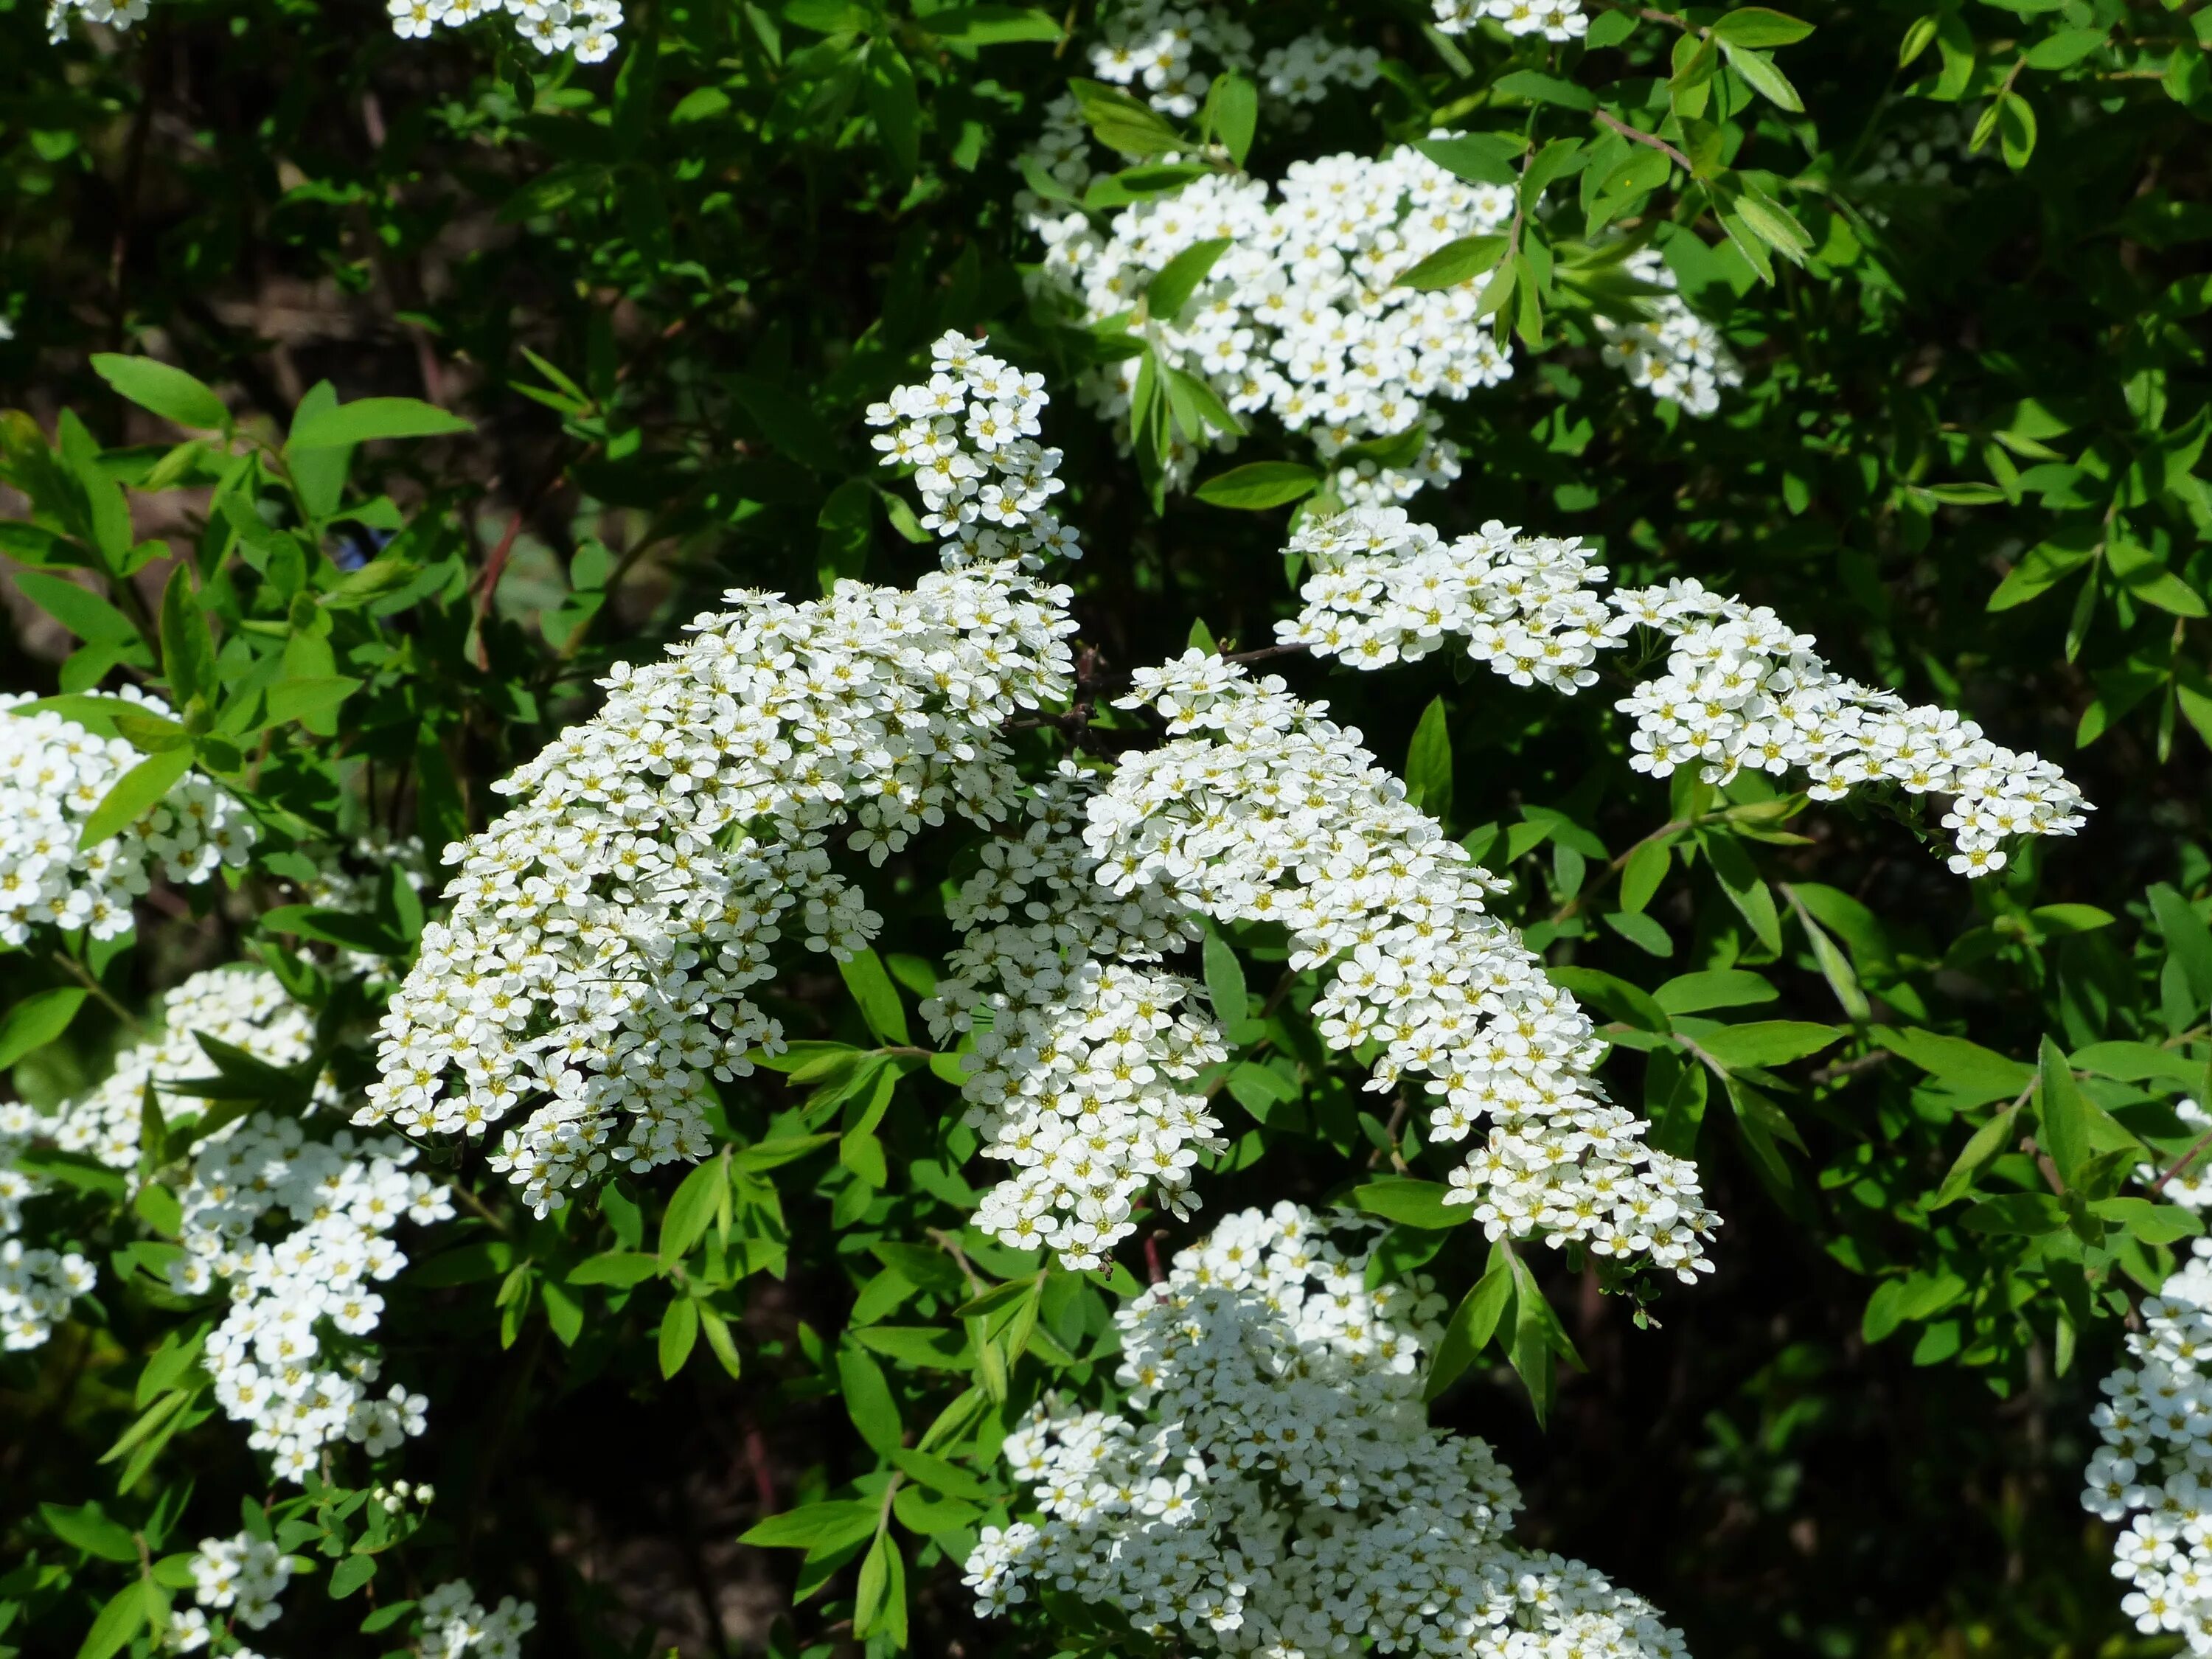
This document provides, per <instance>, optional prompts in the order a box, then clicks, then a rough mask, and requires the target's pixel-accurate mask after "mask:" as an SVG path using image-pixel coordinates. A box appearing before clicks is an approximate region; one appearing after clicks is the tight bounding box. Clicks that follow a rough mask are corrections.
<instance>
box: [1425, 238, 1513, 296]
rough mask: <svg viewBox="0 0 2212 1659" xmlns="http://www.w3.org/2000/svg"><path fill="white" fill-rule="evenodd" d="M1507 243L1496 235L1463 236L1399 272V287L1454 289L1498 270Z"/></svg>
mask: <svg viewBox="0 0 2212 1659" xmlns="http://www.w3.org/2000/svg"><path fill="white" fill-rule="evenodd" d="M1508 246H1510V243H1509V242H1508V240H1507V239H1506V238H1505V237H1504V236H1499V235H1494V234H1492V235H1482V236H1462V237H1461V238H1460V239H1459V240H1457V241H1452V242H1446V243H1445V244H1444V245H1443V246H1442V247H1440V248H1438V249H1437V251H1436V252H1434V253H1431V254H1430V255H1428V256H1427V257H1426V258H1422V259H1417V260H1415V261H1414V262H1413V264H1410V265H1408V266H1407V267H1406V269H1405V270H1402V271H1401V272H1399V273H1398V286H1399V287H1400V288H1414V289H1444V288H1457V287H1458V286H1459V285H1460V284H1461V283H1471V282H1473V281H1474V279H1475V278H1476V277H1478V276H1484V275H1486V274H1487V273H1488V272H1490V271H1492V270H1496V269H1497V268H1498V260H1499V259H1501V258H1504V254H1505V250H1506V248H1507V247H1508Z"/></svg>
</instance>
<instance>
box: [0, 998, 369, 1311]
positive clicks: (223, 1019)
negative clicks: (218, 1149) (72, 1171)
mask: <svg viewBox="0 0 2212 1659" xmlns="http://www.w3.org/2000/svg"><path fill="white" fill-rule="evenodd" d="M201 1032H205V1033H206V1034H207V1035H208V1036H211V1037H213V1038H215V1039H216V1041H217V1042H228V1043H230V1044H232V1045H234V1047H237V1048H243V1049H245V1050H246V1051H247V1052H248V1053H249V1054H252V1055H253V1056H254V1057H255V1058H256V1059H258V1060H265V1061H267V1062H268V1063H269V1064H270V1065H272V1066H293V1065H296V1064H298V1063H299V1062H300V1061H301V1060H305V1059H306V1058H307V1055H308V1054H310V1053H311V1052H312V1051H313V1047H314V1041H313V1039H314V1026H313V1022H312V1021H311V1020H310V1019H309V1018H308V1017H307V1012H306V1011H305V1010H304V1009H301V1007H299V1006H297V1005H296V1004H295V1003H294V1002H293V1001H292V1000H290V999H289V997H287V996H286V995H285V994H284V991H283V987H281V986H279V985H278V984H277V983H276V981H275V980H274V979H273V978H271V977H270V975H267V974H264V973H258V972H252V973H240V972H236V971H233V970H228V969H213V970H210V971H209V972H206V973H201V974H195V975H192V976H191V978H190V979H188V980H186V981H185V982H184V983H183V984H181V985H179V986H178V987H177V988H176V989H174V990H173V991H171V992H170V993H169V994H168V995H167V998H165V999H164V1001H163V1006H162V1012H161V1023H160V1024H159V1026H158V1027H157V1028H156V1029H155V1031H154V1033H153V1034H152V1036H149V1038H148V1039H147V1040H146V1041H144V1042H137V1043H133V1044H132V1045H131V1047H130V1048H125V1049H124V1050H123V1052H122V1053H121V1054H118V1055H117V1056H116V1059H115V1065H114V1069H113V1070H112V1072H110V1073H109V1074H108V1076H107V1077H106V1079H105V1080H104V1081H102V1082H100V1084H98V1085H95V1086H94V1088H92V1089H91V1090H89V1091H87V1092H86V1093H84V1094H82V1095H80V1096H78V1097H76V1099H74V1100H72V1101H70V1102H69V1103H66V1104H65V1105H64V1106H63V1107H62V1108H61V1109H60V1110H59V1111H58V1112H57V1113H55V1114H53V1115H51V1116H50V1115H46V1114H45V1113H42V1112H40V1111H39V1110H38V1109H36V1108H35V1107H33V1106H32V1105H30V1104H29V1103H27V1102H23V1101H9V1102H7V1103H0V1239H4V1240H5V1241H6V1243H0V1331H4V1334H5V1342H6V1346H9V1347H10V1348H35V1347H39V1346H42V1345H43V1344H44V1343H45V1342H46V1339H47V1338H48V1337H49V1336H50V1335H51V1334H52V1328H53V1326H54V1324H55V1323H56V1322H58V1321H60V1320H63V1319H66V1318H67V1317H68V1316H69V1311H70V1305H71V1303H72V1301H73V1300H74V1298H75V1297H79V1296H82V1295H84V1294H86V1293H87V1292H88V1291H90V1290H91V1289H92V1288H93V1285H94V1284H95V1283H96V1282H97V1280H98V1277H99V1275H98V1273H97V1271H96V1270H95V1269H94V1267H93V1266H92V1265H91V1263H89V1262H88V1261H86V1260H85V1258H84V1257H82V1255H77V1254H76V1253H75V1252H73V1251H63V1252H57V1251H54V1250H51V1249H32V1248H29V1247H27V1246H26V1245H24V1244H23V1243H21V1241H19V1240H18V1239H17V1238H16V1237H15V1235H16V1234H17V1233H19V1232H20V1231H22V1226H23V1212H22V1206H23V1205H24V1203H25V1202H26V1201H27V1200H30V1199H33V1198H35V1197H37V1196H38V1195H39V1194H41V1193H43V1192H45V1191H46V1190H47V1184H46V1182H43V1181H41V1180H40V1178H39V1177H37V1176H33V1175H32V1174H31V1173H30V1172H29V1171H27V1170H23V1169H21V1167H19V1166H18V1164H17V1161H16V1160H17V1158H18V1156H19V1155H20V1154H21V1152H23V1151H24V1149H26V1148H27V1147H28V1146H32V1145H33V1143H35V1142H40V1141H44V1142H48V1143H51V1144H52V1145H53V1146H58V1147H59V1148H60V1149H61V1150H62V1151H64V1152H82V1153H85V1154H86V1155H88V1156H89V1157H92V1158H97V1159H98V1160H99V1161H100V1163H102V1164H106V1166H107V1167H108V1168H110V1169H112V1170H123V1171H125V1173H132V1172H135V1171H136V1170H137V1167H138V1151H139V1147H138V1137H139V1133H140V1127H141V1125H142V1124H143V1122H144V1121H145V1107H146V1095H147V1091H148V1090H149V1089H155V1090H159V1089H160V1088H161V1087H163V1086H164V1085H169V1084H173V1083H178V1082H181V1081H182V1080H183V1079H186V1078H195V1077H204V1076H206V1075H207V1074H208V1073H210V1072H211V1071H212V1070H213V1069H214V1066H212V1064H211V1063H210V1061H209V1060H208V1058H207V1054H206V1051H205V1050H204V1049H203V1048H201V1047H200V1045H199V1042H198V1034H199V1033H201ZM317 1098H318V1100H319V1102H320V1103H323V1104H325V1105H327V1104H330V1103H333V1102H334V1101H335V1100H336V1099H337V1096H336V1093H335V1092H334V1091H331V1090H330V1089H329V1088H328V1086H327V1085H323V1086H321V1087H319V1089H318V1091H317Z"/></svg>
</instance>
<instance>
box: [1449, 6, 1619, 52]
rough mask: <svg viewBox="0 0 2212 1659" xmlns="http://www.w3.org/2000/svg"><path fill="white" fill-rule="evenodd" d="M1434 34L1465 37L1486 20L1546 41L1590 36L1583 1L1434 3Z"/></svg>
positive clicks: (1503, 27)
mask: <svg viewBox="0 0 2212 1659" xmlns="http://www.w3.org/2000/svg"><path fill="white" fill-rule="evenodd" d="M1434 4H1435V6H1436V14H1437V33H1439V34H1468V33H1472V32H1473V31H1474V30H1475V29H1477V28H1480V27H1481V26H1482V24H1483V23H1484V22H1485V21H1491V22H1495V23H1496V24H1497V25H1498V27H1500V28H1502V29H1504V31H1505V32H1506V33H1508V34H1513V35H1521V34H1541V35H1542V36H1543V37H1544V38H1545V39H1546V40H1553V41H1560V42H1564V41H1568V40H1581V39H1582V38H1583V35H1585V34H1587V33H1589V16H1588V15H1586V14H1585V13H1584V12H1583V8H1582V0H1434Z"/></svg>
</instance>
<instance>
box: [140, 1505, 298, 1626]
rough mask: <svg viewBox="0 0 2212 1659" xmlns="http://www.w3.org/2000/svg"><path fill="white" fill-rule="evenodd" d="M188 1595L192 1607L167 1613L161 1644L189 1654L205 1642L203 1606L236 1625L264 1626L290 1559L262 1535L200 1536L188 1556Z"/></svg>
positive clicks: (271, 1617)
mask: <svg viewBox="0 0 2212 1659" xmlns="http://www.w3.org/2000/svg"><path fill="white" fill-rule="evenodd" d="M191 1569H192V1600H193V1601H196V1602H197V1603H198V1604H199V1605H198V1606H197V1607H183V1608H179V1609H178V1610H177V1611H176V1612H175V1613H171V1614H170V1615H169V1619H170V1624H169V1641H168V1644H167V1645H169V1646H170V1647H173V1648H174V1649H176V1650H178V1651H179V1652H181V1653H191V1652H192V1651H194V1650H197V1649H199V1648H204V1647H205V1646H206V1645H207V1644H208V1638H209V1636H210V1631H209V1629H208V1616H207V1613H205V1612H204V1611H203V1609H204V1608H209V1607H212V1608H214V1609H215V1610H216V1612H218V1613H227V1614H228V1617H229V1618H230V1620H232V1621H233V1622H234V1624H236V1625H244V1626H246V1628H247V1629H249V1630H266V1629H268V1628H269V1626H270V1625H272V1624H274V1623H276V1615H277V1614H278V1613H280V1612H281V1611H282V1609H281V1608H280V1607H278V1606H277V1605H276V1603H277V1600H278V1598H279V1597H281V1596H282V1595H283V1594H284V1587H285V1585H286V1584H287V1583H289V1582H290V1581H291V1577H292V1560H291V1558H290V1557H289V1556H288V1555H286V1554H285V1553H284V1552H283V1551H282V1550H280V1549H278V1548H277V1547H276V1545H275V1544H274V1543H272V1542H270V1541H269V1540H268V1539H265V1538H256V1537H254V1536H253V1535H252V1534H251V1533H244V1532H241V1533H240V1534H238V1535H237V1536H236V1537H234V1538H203V1539H201V1540H200V1547H199V1549H198V1551H197V1553H195V1554H194V1555H193V1557H192V1560H191Z"/></svg>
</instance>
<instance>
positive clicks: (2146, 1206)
mask: <svg viewBox="0 0 2212 1659" xmlns="http://www.w3.org/2000/svg"><path fill="white" fill-rule="evenodd" d="M2089 1213H2090V1214H2091V1215H2093V1216H2095V1217H2097V1218H2099V1219H2100V1220H2101V1221H2110V1222H2114V1223H2116V1224H2118V1225H2120V1226H2122V1227H2124V1228H2126V1229H2127V1230H2128V1231H2129V1232H2130V1233H2131V1234H2133V1235H2134V1236H2135V1237H2136V1238H2139V1239H2141V1240H2142V1242H2143V1243H2146V1244H2172V1243H2175V1242H2177V1241H2178V1240H2180V1239H2184V1238H2196V1237H2200V1236H2201V1235H2202V1234H2203V1231H2204V1218H2203V1216H2201V1215H2199V1214H2197V1212H2196V1211H2194V1210H2185V1209H2183V1208H2182V1207H2181V1206H2179V1204H2158V1203H2154V1202H2153V1201H2152V1200H2149V1199H2147V1198H2100V1199H2098V1200H2096V1201H2095V1202H2093V1204H2091V1205H2090V1206H2089Z"/></svg>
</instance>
